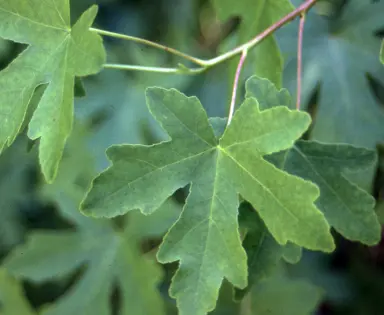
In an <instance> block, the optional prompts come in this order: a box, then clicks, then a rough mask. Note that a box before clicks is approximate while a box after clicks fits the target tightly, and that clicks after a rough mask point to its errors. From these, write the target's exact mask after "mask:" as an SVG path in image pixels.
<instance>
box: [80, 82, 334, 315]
mask: <svg viewBox="0 0 384 315" xmlns="http://www.w3.org/2000/svg"><path fill="white" fill-rule="evenodd" d="M147 104H148V107H149V109H150V111H151V112H152V115H153V116H154V117H155V118H156V119H157V120H158V121H159V123H160V124H161V125H162V127H163V128H164V130H166V131H167V133H168V134H169V136H170V137H171V138H172V140H171V141H167V142H162V143H159V144H156V145H153V146H143V145H121V146H113V147H111V148H109V149H108V151H107V154H108V157H109V159H110V160H111V161H112V166H111V167H110V168H108V169H107V170H106V171H105V172H103V173H102V174H100V175H99V176H98V177H97V178H96V179H95V180H94V181H93V184H92V186H91V190H90V192H89V193H88V196H87V197H86V199H85V200H84V201H83V203H82V209H83V212H84V213H86V214H88V215H91V216H95V217H114V216H117V215H120V214H124V213H126V212H128V211H130V210H134V209H140V210H141V211H142V212H143V213H145V214H149V213H152V212H153V211H155V210H156V209H157V208H158V207H159V206H160V205H161V204H162V203H163V202H164V201H165V200H166V199H167V198H168V197H169V196H170V195H172V193H173V192H174V191H175V190H177V189H178V188H180V187H184V186H186V185H187V184H189V183H192V184H191V186H190V194H189V196H188V198H187V201H186V204H185V207H184V209H183V212H182V214H181V216H180V218H179V220H178V221H177V222H176V223H175V224H174V225H173V227H172V228H171V230H170V231H169V232H168V234H167V235H166V237H165V239H164V242H163V244H162V245H161V248H160V251H159V253H158V259H159V260H160V261H161V262H163V263H166V262H173V261H176V260H180V261H181V262H180V268H179V270H178V271H177V273H176V275H175V277H174V279H173V282H172V286H171V295H172V296H174V297H176V298H177V300H178V306H179V309H180V312H181V314H194V315H199V314H205V313H207V312H209V311H210V310H212V309H213V308H214V307H215V301H216V299H217V296H218V291H219V288H220V284H221V282H222V280H223V278H224V277H225V278H227V279H228V280H229V281H230V282H232V283H233V284H234V285H235V286H237V287H239V288H244V287H245V286H246V284H247V281H246V257H245V253H244V250H243V249H242V247H241V242H240V237H239V232H238V223H237V208H238V194H240V195H241V196H242V197H244V198H245V199H246V200H248V201H249V202H250V203H251V204H252V206H253V207H254V208H255V209H257V211H258V213H259V215H260V217H261V218H262V220H263V221H264V222H265V224H266V226H267V227H268V229H269V230H270V231H271V233H272V235H273V236H274V238H275V239H276V240H277V241H278V242H279V243H280V244H286V243H287V242H288V241H291V242H294V243H297V244H298V245H300V246H303V247H307V248H310V249H314V250H323V251H326V252H329V251H332V250H333V249H334V243H333V239H332V236H331V234H330V232H329V226H328V224H327V222H326V221H325V219H324V217H323V215H322V214H321V212H320V211H319V210H318V209H317V208H316V207H315V206H314V205H313V202H314V201H315V200H316V198H317V197H318V195H319V192H318V189H317V187H316V186H314V185H313V184H311V183H309V182H306V181H304V180H302V179H300V178H297V177H294V176H290V175H288V174H287V173H285V172H283V171H281V170H278V169H276V168H275V167H274V166H273V165H272V164H270V163H268V162H267V161H265V160H264V159H263V156H264V155H267V154H271V153H273V152H278V151H280V150H285V149H288V148H289V147H290V146H291V145H292V144H293V142H294V141H295V140H296V139H297V138H298V137H299V136H300V135H301V134H302V133H303V132H304V131H305V130H306V128H307V127H308V125H309V123H310V119H309V116H308V115H307V114H305V113H301V112H296V111H290V110H288V109H287V108H286V107H279V108H274V109H271V110H266V111H262V112H260V110H259V106H258V103H257V101H256V100H255V99H248V100H246V102H245V103H244V104H243V105H242V106H241V107H240V109H239V110H238V111H237V112H236V114H235V116H234V118H233V120H232V122H231V124H230V126H229V127H228V128H227V129H226V131H225V132H224V135H223V136H222V137H221V138H220V140H219V141H217V140H216V138H215V135H214V132H213V129H212V127H211V126H210V124H209V121H208V119H207V116H206V113H205V111H204V109H203V107H202V105H201V104H200V102H199V101H198V100H197V99H196V98H195V97H189V98H188V97H186V96H185V95H183V94H181V93H180V92H178V91H176V90H174V89H171V90H165V89H161V88H150V89H148V90H147Z"/></svg>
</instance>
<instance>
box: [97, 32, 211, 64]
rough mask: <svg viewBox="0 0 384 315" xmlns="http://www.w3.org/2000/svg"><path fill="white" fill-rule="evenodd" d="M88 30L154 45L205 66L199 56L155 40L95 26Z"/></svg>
mask: <svg viewBox="0 0 384 315" xmlns="http://www.w3.org/2000/svg"><path fill="white" fill-rule="evenodd" d="M90 30H91V31H93V32H96V33H98V34H100V35H105V36H110V37H115V38H120V39H124V40H129V41H131V42H135V43H139V44H143V45H147V46H151V47H155V48H157V49H160V50H164V51H166V52H169V53H171V54H174V55H176V56H179V57H181V58H184V59H186V60H189V61H191V62H193V63H195V64H197V65H199V66H206V65H205V61H204V60H201V59H199V58H195V57H193V56H190V55H188V54H185V53H183V52H181V51H179V50H177V49H174V48H170V47H167V46H165V45H161V44H158V43H155V42H151V41H150V40H146V39H143V38H140V37H135V36H129V35H124V34H120V33H114V32H108V31H104V30H100V29H97V28H90Z"/></svg>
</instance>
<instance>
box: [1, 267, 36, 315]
mask: <svg viewBox="0 0 384 315" xmlns="http://www.w3.org/2000/svg"><path fill="white" fill-rule="evenodd" d="M0 314H2V315H35V314H36V313H35V312H34V311H33V309H32V307H31V306H30V305H29V303H28V301H26V299H25V297H24V294H23V289H22V287H21V285H20V284H19V283H18V282H17V281H16V280H15V279H14V278H12V277H11V276H10V275H9V274H8V273H7V272H6V270H4V269H0Z"/></svg>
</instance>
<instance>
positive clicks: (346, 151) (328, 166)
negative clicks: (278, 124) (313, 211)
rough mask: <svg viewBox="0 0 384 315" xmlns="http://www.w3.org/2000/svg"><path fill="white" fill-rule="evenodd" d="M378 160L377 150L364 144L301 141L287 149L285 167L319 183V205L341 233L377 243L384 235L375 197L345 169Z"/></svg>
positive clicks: (361, 166) (365, 167)
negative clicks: (361, 145) (363, 145)
mask: <svg viewBox="0 0 384 315" xmlns="http://www.w3.org/2000/svg"><path fill="white" fill-rule="evenodd" d="M376 160H377V159H376V154H375V152H374V151H371V150H367V149H364V148H357V147H353V146H350V145H346V144H338V145H336V144H324V143H318V142H314V141H298V142H296V144H295V146H294V147H293V148H292V149H291V150H290V151H289V152H288V155H287V158H286V162H285V167H284V170H286V171H287V172H289V173H291V174H294V175H297V176H300V177H302V178H305V179H307V180H310V181H312V182H314V183H316V184H317V185H318V186H319V188H320V191H321V195H320V198H319V199H318V200H317V201H316V205H317V206H318V207H319V209H320V210H321V211H323V213H324V215H325V217H326V218H327V221H328V222H329V223H330V224H331V226H333V227H334V228H335V229H336V230H337V231H338V232H339V233H340V234H341V235H343V236H344V237H345V238H347V239H350V240H352V241H360V242H362V243H364V244H367V245H374V244H377V243H378V242H379V241H380V239H381V227H380V224H379V222H378V219H377V216H376V214H375V211H374V207H375V199H374V198H373V197H372V196H371V195H369V194H368V193H367V192H366V191H364V190H362V189H361V188H359V187H358V186H356V185H355V184H353V183H352V182H350V181H349V180H348V179H347V178H346V176H345V173H346V171H355V172H356V171H361V170H363V169H367V168H369V167H370V166H371V165H373V164H375V163H376Z"/></svg>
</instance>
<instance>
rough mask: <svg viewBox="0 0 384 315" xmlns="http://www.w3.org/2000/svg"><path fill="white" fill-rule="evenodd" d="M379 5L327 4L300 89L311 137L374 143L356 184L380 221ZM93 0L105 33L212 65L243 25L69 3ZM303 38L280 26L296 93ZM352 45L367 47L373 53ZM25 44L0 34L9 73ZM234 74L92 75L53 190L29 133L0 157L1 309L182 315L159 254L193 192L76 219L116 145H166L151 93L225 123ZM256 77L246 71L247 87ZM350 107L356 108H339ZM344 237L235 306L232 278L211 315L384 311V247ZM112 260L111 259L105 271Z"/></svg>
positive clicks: (206, 5)
mask: <svg viewBox="0 0 384 315" xmlns="http://www.w3.org/2000/svg"><path fill="white" fill-rule="evenodd" d="M255 1H257V0H255ZM292 2H293V3H294V4H295V5H297V4H298V3H300V1H292ZM377 2H379V1H368V0H364V1H363V0H358V1H355V0H349V1H346V0H335V1H323V2H321V3H320V4H319V5H318V6H317V7H316V8H315V9H313V10H312V12H311V14H310V15H309V16H308V17H307V22H308V23H307V26H306V37H305V40H304V54H305V53H307V55H306V56H307V58H305V59H304V66H305V68H304V81H305V83H304V86H303V89H304V90H303V94H304V101H305V104H304V105H305V107H306V108H307V109H308V110H309V112H310V113H311V114H312V115H313V117H314V121H315V123H314V125H313V128H312V129H311V130H310V131H309V132H308V134H306V135H305V137H306V138H312V139H320V140H322V141H328V142H335V141H347V142H349V143H352V144H356V145H364V146H367V147H370V148H376V149H377V151H378V153H379V157H380V158H379V163H378V165H377V167H376V168H375V169H372V170H371V173H370V174H367V173H365V174H354V175H353V176H354V177H353V178H354V180H355V181H356V182H357V183H359V184H360V185H362V186H363V187H365V188H366V189H368V190H371V192H372V194H373V195H374V196H375V197H376V199H377V213H378V215H379V217H380V219H381V222H382V223H384V146H383V143H384V136H383V135H384V120H383V119H382V117H384V114H383V113H384V107H383V106H384V88H383V82H384V80H383V78H384V67H382V65H380V63H379V58H378V54H379V48H378V47H379V46H377V47H376V41H377V43H380V40H379V38H380V37H383V34H384V11H381V12H380V11H379V12H373V11H372V10H371V11H366V10H365V8H364V5H365V6H369V5H370V4H371V3H377ZM94 3H96V4H98V5H99V7H100V10H99V14H98V17H97V20H96V24H95V26H96V27H98V28H102V29H106V30H110V31H115V32H120V33H126V34H129V35H134V36H140V37H143V38H146V39H149V40H153V41H156V42H160V43H164V44H167V45H169V46H171V47H175V48H177V49H179V50H181V51H185V52H187V53H190V54H192V55H195V56H199V57H202V58H210V57H213V56H215V55H217V54H218V53H219V52H220V51H223V50H224V49H226V48H228V47H230V46H231V45H232V46H233V43H234V41H235V38H234V34H235V33H236V29H237V28H238V27H239V25H240V24H241V19H239V18H238V17H233V18H231V19H229V20H227V21H224V22H223V21H219V20H218V18H217V16H216V14H215V10H214V6H213V3H212V1H209V0H156V1H154V0H98V1H96V0H73V1H71V8H72V16H73V21H75V20H76V19H77V17H78V16H79V15H80V14H81V12H83V11H84V10H85V9H86V8H87V7H89V6H90V5H91V4H94ZM234 5H235V4H234ZM380 8H383V7H382V6H381V7H380ZM250 10H251V8H250ZM364 10H365V11H364ZM376 11H377V10H376ZM364 12H365V13H364ZM363 13H364V14H365V15H363ZM359 14H360V15H361V16H360V20H361V19H362V20H361V21H360V22H359V23H357V22H356V23H352V24H353V27H350V28H349V29H348V27H349V24H348V23H349V21H348V19H351V16H352V17H353V16H355V17H356V16H359ZM357 19H358V18H357ZM354 21H356V19H355V20H354ZM296 37H297V27H296V24H295V23H292V25H290V26H289V27H287V28H286V29H284V30H281V31H278V32H277V38H278V42H279V44H280V46H281V48H282V52H283V56H284V59H285V61H286V62H285V65H286V70H285V72H284V84H283V86H285V87H288V88H290V90H291V92H292V94H293V95H294V94H295V92H294V86H295V84H296V73H295V67H296V66H295V62H296V61H295V48H294V47H295V46H296ZM368 42H369V45H368V44H367V43H368ZM350 43H352V44H355V46H356V47H360V48H361V50H364V59H360V58H359V56H360V55H361V54H360V53H361V51H358V50H357V49H356V47H352V46H348V45H349V44H350ZM344 44H345V45H346V46H342V45H344ZM332 45H333V46H332ZM335 45H336V46H335ZM337 45H338V46H337ZM359 45H360V46H359ZM105 46H106V49H107V51H108V59H109V62H116V63H125V64H139V65H146V66H171V65H176V64H177V63H178V62H180V60H178V59H177V58H175V57H173V56H172V55H168V54H166V53H164V52H159V51H156V50H154V49H152V48H148V47H144V46H140V45H137V44H135V43H131V42H123V41H120V40H115V39H111V38H105ZM332 47H333V48H332ZM24 48H25V47H23V46H22V45H19V44H16V43H12V42H8V41H4V40H1V39H0V69H3V68H5V67H6V66H7V64H8V63H9V62H11V61H12V60H13V58H15V56H17V55H18V53H20V52H21V51H22V50H23V49H24ZM376 48H377V50H376ZM335 49H336V50H335ZM314 52H316V54H315V53H314ZM372 56H376V57H375V58H376V62H375V61H374V57H372ZM253 62H262V61H260V60H256V61H253ZM354 68H358V70H359V72H358V73H357V70H356V71H355V72H354V71H353V69H354ZM351 69H352V70H351ZM342 71H344V73H343V72H342ZM232 72H233V67H229V66H228V64H222V65H219V66H217V67H215V68H214V69H212V70H210V71H208V72H206V73H204V74H201V75H198V76H182V75H159V74H150V73H139V72H123V71H116V70H105V71H103V72H101V73H100V74H99V75H97V76H93V77H89V78H86V79H85V80H84V85H85V89H86V93H87V95H86V97H82V98H78V99H77V100H76V104H75V107H76V118H77V119H76V126H75V129H74V132H73V135H72V136H71V139H70V141H69V143H68V146H67V148H66V150H65V154H64V157H63V161H62V163H61V167H60V171H59V176H58V178H57V180H56V181H55V183H54V184H52V185H46V184H45V183H44V181H43V178H42V176H41V174H40V171H39V166H38V163H37V158H36V144H35V143H31V142H30V141H29V140H28V139H27V137H26V135H24V134H22V135H20V136H19V138H18V139H17V141H16V142H15V143H14V144H13V145H12V146H11V147H10V148H8V149H7V150H6V151H5V152H4V154H2V155H1V156H0V211H1V220H0V259H1V261H2V264H3V269H4V270H3V269H0V314H4V315H11V314H15V315H16V314H17V315H19V314H20V315H23V314H37V312H38V311H42V312H43V313H44V314H52V315H53V314H73V313H76V312H78V311H79V310H80V309H81V310H82V311H81V312H80V313H81V314H134V315H141V314H159V315H161V314H176V308H175V303H174V300H172V299H171V298H170V297H169V296H168V287H169V284H170V280H171V277H172V276H173V274H174V271H175V269H176V267H177V265H175V264H170V265H166V266H161V265H159V264H156V262H155V252H156V249H157V246H158V245H159V244H160V242H161V238H162V236H163V235H164V233H165V232H166V230H167V229H168V228H169V227H170V225H171V224H172V223H173V222H174V221H175V220H176V219H177V217H178V215H179V213H180V211H181V208H182V205H183V203H184V201H185V197H186V191H185V190H180V191H178V192H177V193H176V194H175V195H174V196H173V197H172V198H170V199H169V200H167V202H166V203H165V204H164V205H163V207H162V208H161V209H160V210H159V211H158V212H156V213H155V214H153V215H151V216H149V217H144V216H142V215H141V214H140V213H139V212H134V213H132V214H129V215H127V216H124V217H118V218H116V219H114V220H110V221H95V220H93V219H90V218H85V217H83V216H82V215H80V214H79V212H78V211H77V206H78V204H79V202H80V200H81V199H82V196H83V194H84V192H85V191H86V189H87V187H88V185H89V183H90V181H91V179H92V177H93V176H95V174H97V172H99V171H101V170H102V169H104V168H106V167H108V165H109V163H108V160H107V159H106V157H105V154H104V152H105V150H106V148H107V147H109V146H110V145H112V144H120V143H141V144H151V143H155V142H158V141H161V140H164V139H166V138H167V136H166V135H165V134H164V132H163V131H162V130H161V129H160V128H159V126H158V125H157V124H156V123H155V122H154V120H153V118H152V117H151V116H150V115H149V113H148V110H147V107H146V105H145V96H144V92H145V88H146V87H148V86H154V85H156V86H163V87H169V88H170V87H173V88H177V89H179V90H181V91H183V92H184V93H186V94H187V95H196V96H197V97H198V98H199V99H200V100H201V102H202V104H203V105H204V106H205V108H206V110H207V112H208V115H209V116H211V117H216V116H218V117H224V116H226V112H227V107H228V103H229V102H228V100H229V97H230V83H231V80H232V78H233V73H232ZM340 73H341V75H340ZM251 74H253V70H252V66H251V65H250V66H249V67H247V68H246V69H245V71H244V72H243V81H244V79H246V78H247V76H249V75H251ZM358 75H361V77H360V78H356V76H358ZM362 85H364V87H365V85H366V87H365V88H366V90H364V87H362ZM242 88H243V87H242ZM239 94H241V93H239ZM367 95H368V96H367ZM352 103H353V104H352ZM343 106H344V107H348V108H347V109H346V111H347V112H348V113H346V112H345V111H343V110H342V109H340V108H343ZM372 107H374V109H372ZM353 119H356V121H354V120H353ZM370 119H371V120H372V124H370V123H369V122H370ZM378 119H381V120H378ZM345 120H347V123H348V126H347V127H348V128H349V129H348V128H347V127H345V126H346V122H345ZM362 121H363V122H365V123H366V125H364V123H363V122H362ZM367 121H368V123H367ZM340 126H341V127H340ZM343 126H344V127H345V128H344V127H343ZM338 127H340V128H338ZM351 176H352V175H351ZM335 237H336V240H337V243H338V246H337V250H336V252H334V253H333V254H331V255H326V254H320V253H315V252H307V251H305V252H304V253H303V257H302V259H301V260H300V262H299V263H297V264H293V265H289V264H284V265H281V266H280V268H278V272H277V273H276V275H275V276H273V277H272V278H268V279H265V280H264V281H262V282H261V283H260V284H258V285H257V286H256V287H255V288H254V290H253V292H252V293H251V294H250V295H249V296H247V297H246V298H245V299H244V300H243V302H242V303H240V304H237V303H234V302H232V298H231V297H232V288H231V287H230V285H229V284H228V283H224V285H223V287H222V290H221V295H220V299H219V302H218V305H217V309H216V310H215V311H214V312H213V314H216V315H226V314H228V315H232V314H234V315H235V314H241V315H249V314H255V315H264V314H275V315H279V314H282V315H289V314H294V315H298V314H321V315H328V314H338V315H344V314H345V315H360V314H361V315H363V314H364V315H376V314H378V315H379V314H384V243H381V244H379V245H377V246H375V247H372V248H368V247H365V246H363V245H360V244H358V243H353V242H349V241H346V240H345V239H342V238H341V237H339V236H338V235H337V234H336V233H335ZM66 244H69V245H68V246H67V247H66ZM121 255H123V256H121ZM106 260H107V261H109V264H107V265H103V264H101V263H100V261H106ZM11 274H12V275H11ZM90 275H92V276H90ZM13 276H15V277H13ZM16 279H18V280H16ZM156 292H158V293H156ZM102 301H104V302H105V303H103V302H102ZM105 305H108V307H107V308H106V309H104V308H105ZM69 310H71V311H69Z"/></svg>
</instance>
